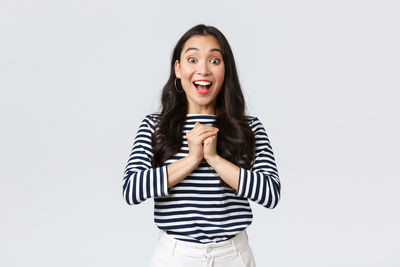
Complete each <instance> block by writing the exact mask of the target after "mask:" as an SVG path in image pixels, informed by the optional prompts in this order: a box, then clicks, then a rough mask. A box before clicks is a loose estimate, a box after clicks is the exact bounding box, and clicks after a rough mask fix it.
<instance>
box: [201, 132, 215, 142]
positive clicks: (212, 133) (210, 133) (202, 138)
mask: <svg viewBox="0 0 400 267" xmlns="http://www.w3.org/2000/svg"><path fill="white" fill-rule="evenodd" d="M216 134H217V131H212V132H206V133H203V134H201V135H200V136H199V137H200V138H201V140H202V141H204V139H206V138H208V137H210V136H213V135H216Z"/></svg>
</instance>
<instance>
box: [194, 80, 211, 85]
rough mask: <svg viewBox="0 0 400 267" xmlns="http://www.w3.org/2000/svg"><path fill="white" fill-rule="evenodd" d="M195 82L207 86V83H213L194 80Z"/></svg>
mask: <svg viewBox="0 0 400 267" xmlns="http://www.w3.org/2000/svg"><path fill="white" fill-rule="evenodd" d="M194 84H197V85H203V86H205V85H210V84H211V82H204V81H195V82H194Z"/></svg>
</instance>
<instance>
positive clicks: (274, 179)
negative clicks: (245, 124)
mask: <svg viewBox="0 0 400 267" xmlns="http://www.w3.org/2000/svg"><path fill="white" fill-rule="evenodd" d="M250 127H251V128H252V129H253V132H254V135H255V138H256V157H255V161H254V163H253V164H252V167H251V168H250V170H247V169H245V168H241V167H239V166H236V165H235V164H233V163H231V162H229V161H228V160H226V159H224V158H222V157H221V156H219V155H216V156H214V157H212V158H210V159H207V162H208V164H210V166H211V167H213V168H214V170H215V171H216V172H217V173H218V175H219V176H220V177H221V178H222V179H223V180H224V181H225V182H226V183H227V184H228V185H230V186H231V187H232V188H233V189H234V190H235V191H236V195H237V196H240V197H245V198H249V199H251V200H253V201H255V202H257V203H259V204H261V205H263V206H264V207H266V208H270V209H272V208H275V207H276V205H277V204H278V202H279V199H280V188H281V184H280V180H279V175H278V170H277V168H276V164H275V158H274V154H273V152H272V147H271V144H270V142H269V138H268V135H267V133H266V131H265V129H264V126H263V125H262V123H261V122H260V121H259V120H258V118H257V117H254V119H253V121H252V122H251V124H250Z"/></svg>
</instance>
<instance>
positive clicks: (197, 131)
mask: <svg viewBox="0 0 400 267" xmlns="http://www.w3.org/2000/svg"><path fill="white" fill-rule="evenodd" d="M217 131H218V129H217V128H215V127H213V126H211V125H207V124H201V123H199V122H198V121H197V122H196V123H195V125H194V127H193V129H192V130H190V131H188V132H186V139H187V141H188V147H189V153H188V156H187V157H190V158H192V159H194V160H195V161H196V162H199V163H200V161H201V160H202V159H203V158H206V156H207V157H209V156H213V155H214V154H215V153H216V143H217V136H216V134H217ZM210 138H215V140H214V139H210ZM206 139H209V140H208V141H207V145H204V147H203V142H204V140H206ZM205 146H207V147H206V148H205ZM205 150H207V152H206V153H207V154H205ZM210 153H211V154H210Z"/></svg>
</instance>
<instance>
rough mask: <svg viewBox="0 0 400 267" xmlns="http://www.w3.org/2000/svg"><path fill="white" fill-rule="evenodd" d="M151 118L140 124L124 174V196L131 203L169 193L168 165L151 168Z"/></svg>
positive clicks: (148, 117)
mask: <svg viewBox="0 0 400 267" xmlns="http://www.w3.org/2000/svg"><path fill="white" fill-rule="evenodd" d="M150 120H151V118H150V115H147V116H146V117H145V118H144V119H143V121H142V122H141V124H140V126H139V130H138V131H137V133H136V137H135V140H134V142H133V147H132V151H131V154H130V156H129V160H128V162H127V165H126V168H125V172H124V176H123V186H122V196H123V198H124V199H125V200H126V202H127V203H128V204H129V205H134V204H139V203H141V202H143V201H144V200H146V199H148V198H152V197H161V196H167V195H168V171H167V166H166V165H164V166H161V167H157V168H151V158H152V156H153V152H152V146H151V135H152V128H150V126H149V123H150Z"/></svg>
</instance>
